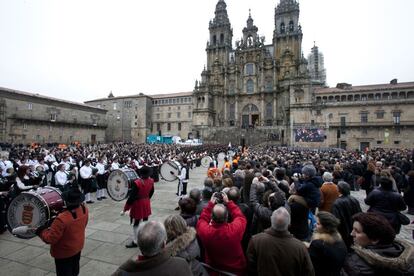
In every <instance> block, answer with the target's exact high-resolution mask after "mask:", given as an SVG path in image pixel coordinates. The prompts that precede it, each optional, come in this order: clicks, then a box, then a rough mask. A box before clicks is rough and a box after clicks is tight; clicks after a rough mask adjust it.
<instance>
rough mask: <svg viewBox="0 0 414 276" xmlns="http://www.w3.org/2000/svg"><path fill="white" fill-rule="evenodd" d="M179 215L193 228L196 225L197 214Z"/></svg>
mask: <svg viewBox="0 0 414 276" xmlns="http://www.w3.org/2000/svg"><path fill="white" fill-rule="evenodd" d="M180 216H181V217H182V218H183V219H184V220H185V222H186V223H187V226H189V227H194V228H195V227H196V226H197V221H198V216H197V215H195V214H194V215H192V214H183V213H181V214H180Z"/></svg>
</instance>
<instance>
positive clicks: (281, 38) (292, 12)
mask: <svg viewBox="0 0 414 276" xmlns="http://www.w3.org/2000/svg"><path fill="white" fill-rule="evenodd" d="M302 37H303V34H302V28H301V26H300V24H299V3H298V2H297V1H296V0H281V1H280V3H279V4H278V5H277V7H276V9H275V29H274V31H273V45H274V51H275V52H274V56H275V59H276V61H277V63H278V64H279V69H280V70H279V76H278V78H279V80H282V79H286V78H291V77H297V76H298V73H299V72H298V70H299V65H300V64H301V63H302V60H303V58H302Z"/></svg>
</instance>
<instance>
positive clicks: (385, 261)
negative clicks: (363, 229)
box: [352, 239, 414, 272]
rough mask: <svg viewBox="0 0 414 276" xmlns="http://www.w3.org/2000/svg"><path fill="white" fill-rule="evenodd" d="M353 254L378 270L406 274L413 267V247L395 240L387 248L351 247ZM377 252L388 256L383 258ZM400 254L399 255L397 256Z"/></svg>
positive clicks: (405, 242) (402, 241)
mask: <svg viewBox="0 0 414 276" xmlns="http://www.w3.org/2000/svg"><path fill="white" fill-rule="evenodd" d="M352 249H354V251H355V253H356V254H357V255H358V256H360V257H361V258H362V259H363V260H364V261H365V262H367V263H368V264H369V265H372V266H374V267H379V268H386V269H391V270H396V271H402V272H406V271H409V270H412V269H413V266H414V247H413V245H412V244H410V243H409V242H407V241H404V240H400V239H395V241H394V243H393V244H392V245H390V246H387V247H383V248H382V247H378V246H376V247H375V248H362V247H360V246H352ZM377 252H380V253H381V252H382V253H385V254H387V255H388V256H393V255H394V256H395V257H384V256H382V255H380V254H379V253H377ZM399 253H400V254H399Z"/></svg>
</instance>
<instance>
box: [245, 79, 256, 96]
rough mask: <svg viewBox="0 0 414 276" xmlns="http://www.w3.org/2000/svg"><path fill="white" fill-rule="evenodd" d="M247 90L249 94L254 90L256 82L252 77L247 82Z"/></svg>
mask: <svg viewBox="0 0 414 276" xmlns="http://www.w3.org/2000/svg"><path fill="white" fill-rule="evenodd" d="M246 92H247V93H249V94H250V93H253V92H254V82H253V80H252V79H248V80H247V82H246Z"/></svg>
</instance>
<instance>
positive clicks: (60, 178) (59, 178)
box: [55, 171, 68, 185]
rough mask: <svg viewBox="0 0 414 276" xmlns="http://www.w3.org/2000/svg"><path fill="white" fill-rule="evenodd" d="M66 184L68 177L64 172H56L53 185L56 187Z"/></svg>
mask: <svg viewBox="0 0 414 276" xmlns="http://www.w3.org/2000/svg"><path fill="white" fill-rule="evenodd" d="M66 182H68V175H67V174H66V173H65V172H62V171H58V172H57V173H56V174H55V183H56V185H65V184H66Z"/></svg>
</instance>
